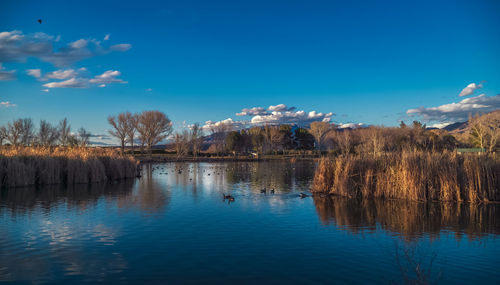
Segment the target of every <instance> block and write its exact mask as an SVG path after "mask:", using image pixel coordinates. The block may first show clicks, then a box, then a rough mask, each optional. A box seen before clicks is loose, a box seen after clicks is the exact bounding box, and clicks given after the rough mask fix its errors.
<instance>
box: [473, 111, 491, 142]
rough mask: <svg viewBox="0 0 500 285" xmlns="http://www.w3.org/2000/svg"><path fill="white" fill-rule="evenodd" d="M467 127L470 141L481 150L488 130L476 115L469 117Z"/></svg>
mask: <svg viewBox="0 0 500 285" xmlns="http://www.w3.org/2000/svg"><path fill="white" fill-rule="evenodd" d="M469 125H470V136H469V139H470V140H471V142H472V144H474V145H475V146H476V147H479V148H482V149H483V148H485V147H486V140H487V132H488V130H487V127H486V125H485V124H484V122H483V120H481V117H480V116H479V115H478V114H476V116H474V117H472V116H469Z"/></svg>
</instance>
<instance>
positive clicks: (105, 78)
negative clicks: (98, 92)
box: [89, 70, 127, 87]
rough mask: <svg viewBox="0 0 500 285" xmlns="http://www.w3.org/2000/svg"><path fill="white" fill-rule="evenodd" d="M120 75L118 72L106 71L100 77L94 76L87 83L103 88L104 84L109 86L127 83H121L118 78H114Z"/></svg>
mask: <svg viewBox="0 0 500 285" xmlns="http://www.w3.org/2000/svg"><path fill="white" fill-rule="evenodd" d="M120 75H121V72H120V71H118V70H108V71H106V72H104V73H103V74H101V75H96V76H95V77H94V78H92V79H90V80H89V82H90V83H95V84H99V85H104V86H105V84H110V83H127V81H123V80H121V79H119V78H116V77H117V76H120ZM104 86H99V87H104Z"/></svg>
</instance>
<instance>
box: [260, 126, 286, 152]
mask: <svg viewBox="0 0 500 285" xmlns="http://www.w3.org/2000/svg"><path fill="white" fill-rule="evenodd" d="M264 135H265V138H266V142H267V145H268V146H269V149H270V150H271V151H274V152H275V153H277V152H278V147H279V144H280V142H281V141H282V138H283V136H282V133H281V132H280V128H279V126H269V125H266V126H264Z"/></svg>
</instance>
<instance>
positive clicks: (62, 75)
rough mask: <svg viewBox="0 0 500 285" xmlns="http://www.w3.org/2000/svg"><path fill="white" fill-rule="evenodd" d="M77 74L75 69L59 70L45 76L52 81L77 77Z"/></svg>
mask: <svg viewBox="0 0 500 285" xmlns="http://www.w3.org/2000/svg"><path fill="white" fill-rule="evenodd" d="M76 74H77V72H76V71H75V70H74V69H59V70H56V71H52V72H49V73H47V74H45V77H47V78H50V79H66V78H71V77H75V76H76Z"/></svg>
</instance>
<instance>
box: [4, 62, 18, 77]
mask: <svg viewBox="0 0 500 285" xmlns="http://www.w3.org/2000/svg"><path fill="white" fill-rule="evenodd" d="M15 73H16V71H15V70H6V69H5V68H4V67H3V66H2V63H1V62H0V81H7V80H12V79H15V78H16V75H15Z"/></svg>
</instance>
